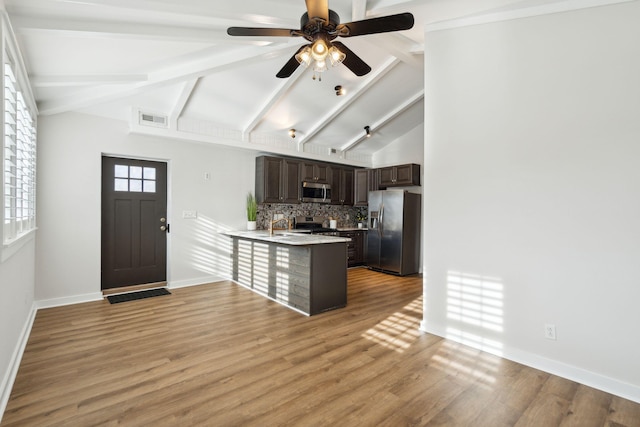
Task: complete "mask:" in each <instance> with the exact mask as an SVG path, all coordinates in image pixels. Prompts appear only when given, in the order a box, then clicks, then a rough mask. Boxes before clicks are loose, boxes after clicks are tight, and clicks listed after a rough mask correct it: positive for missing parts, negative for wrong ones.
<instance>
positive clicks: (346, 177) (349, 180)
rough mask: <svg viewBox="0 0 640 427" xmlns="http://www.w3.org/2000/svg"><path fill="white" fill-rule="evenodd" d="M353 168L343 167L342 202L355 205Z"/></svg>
mask: <svg viewBox="0 0 640 427" xmlns="http://www.w3.org/2000/svg"><path fill="white" fill-rule="evenodd" d="M353 175H354V171H353V169H342V180H341V181H342V199H341V200H342V204H343V205H347V206H353V189H354V185H353Z"/></svg>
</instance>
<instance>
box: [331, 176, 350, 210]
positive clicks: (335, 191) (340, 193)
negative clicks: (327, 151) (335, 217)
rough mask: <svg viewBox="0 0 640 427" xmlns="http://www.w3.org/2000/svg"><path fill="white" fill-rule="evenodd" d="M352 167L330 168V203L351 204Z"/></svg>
mask: <svg viewBox="0 0 640 427" xmlns="http://www.w3.org/2000/svg"><path fill="white" fill-rule="evenodd" d="M353 175H354V173H353V169H351V168H336V167H334V168H332V169H331V177H332V180H331V204H334V205H349V206H353Z"/></svg>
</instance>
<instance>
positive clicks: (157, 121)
mask: <svg viewBox="0 0 640 427" xmlns="http://www.w3.org/2000/svg"><path fill="white" fill-rule="evenodd" d="M140 124H141V125H146V126H155V127H160V128H166V127H167V116H159V115H156V114H148V113H143V112H140Z"/></svg>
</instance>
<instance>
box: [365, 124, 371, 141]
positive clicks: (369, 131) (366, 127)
mask: <svg viewBox="0 0 640 427" xmlns="http://www.w3.org/2000/svg"><path fill="white" fill-rule="evenodd" d="M364 131H365V132H366V137H367V138H370V137H371V128H370V127H369V126H365V127H364Z"/></svg>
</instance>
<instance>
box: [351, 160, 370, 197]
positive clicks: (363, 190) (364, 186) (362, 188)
mask: <svg viewBox="0 0 640 427" xmlns="http://www.w3.org/2000/svg"><path fill="white" fill-rule="evenodd" d="M355 180H356V183H355V193H354V195H353V204H354V205H355V206H367V205H368V204H369V170H367V169H356V171H355Z"/></svg>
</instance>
